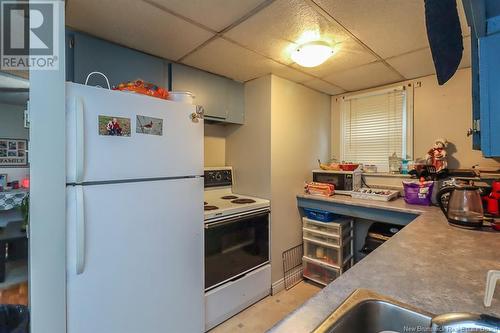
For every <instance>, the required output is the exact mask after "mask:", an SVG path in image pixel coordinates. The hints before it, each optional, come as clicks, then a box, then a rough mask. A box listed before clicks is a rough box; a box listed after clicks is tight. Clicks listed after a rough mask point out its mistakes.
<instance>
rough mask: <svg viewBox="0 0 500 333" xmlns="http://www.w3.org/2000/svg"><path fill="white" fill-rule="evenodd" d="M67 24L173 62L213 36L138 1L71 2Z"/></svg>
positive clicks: (102, 0)
mask: <svg viewBox="0 0 500 333" xmlns="http://www.w3.org/2000/svg"><path fill="white" fill-rule="evenodd" d="M66 22H67V24H68V25H69V26H70V27H73V28H76V29H77V30H81V31H84V32H87V33H89V34H92V35H95V36H98V37H101V38H104V39H107V40H110V41H113V42H116V43H119V44H122V45H125V46H128V47H131V48H134V49H138V50H141V51H144V52H147V53H151V54H154V55H157V56H160V57H163V58H167V59H172V60H176V59H178V58H180V57H182V56H183V55H185V54H186V53H188V52H189V51H191V50H192V49H194V48H195V47H196V46H198V45H200V44H201V43H203V42H204V41H205V40H207V39H209V38H210V37H212V36H213V34H212V33H210V32H207V31H206V30H204V29H201V28H199V27H197V26H195V25H193V24H191V23H188V22H186V21H184V20H182V19H180V18H178V17H176V16H174V15H171V14H169V13H167V12H164V11H161V10H158V8H155V7H154V6H152V5H150V4H147V3H145V2H143V1H138V0H120V1H115V0H71V1H68V6H67V11H66Z"/></svg>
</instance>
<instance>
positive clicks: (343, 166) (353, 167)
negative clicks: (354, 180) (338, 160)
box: [340, 163, 359, 171]
mask: <svg viewBox="0 0 500 333" xmlns="http://www.w3.org/2000/svg"><path fill="white" fill-rule="evenodd" d="M358 166H359V164H355V163H345V164H340V168H341V169H342V170H344V171H354V170H356V168H357V167H358Z"/></svg>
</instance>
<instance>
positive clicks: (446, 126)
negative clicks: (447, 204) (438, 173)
mask: <svg viewBox="0 0 500 333" xmlns="http://www.w3.org/2000/svg"><path fill="white" fill-rule="evenodd" d="M418 82H420V87H418V84H417V83H418ZM408 83H412V86H413V87H414V110H413V114H414V115H413V118H414V120H413V123H414V127H413V129H414V139H413V146H414V158H418V157H423V156H424V155H425V153H426V152H427V150H428V149H429V148H430V147H431V146H432V144H433V143H434V140H435V139H436V138H439V137H444V138H446V139H447V140H448V142H450V145H449V148H448V154H449V156H450V158H449V167H450V168H470V167H472V166H473V165H475V164H478V163H479V164H480V165H484V166H486V165H488V166H490V165H500V163H499V161H498V160H494V159H487V158H483V157H482V154H481V152H480V151H475V150H472V139H471V138H470V137H467V136H466V131H467V129H468V128H469V127H471V123H472V120H471V119H472V97H471V71H470V68H465V69H461V70H459V71H457V73H456V74H455V76H454V77H453V78H452V79H451V80H450V81H448V82H447V83H446V84H445V85H443V86H439V85H438V84H437V81H436V76H435V75H430V76H426V77H423V78H420V79H415V80H411V81H405V82H400V83H397V84H396V85H401V84H408ZM370 90H373V89H370ZM367 91H369V90H367ZM351 94H352V93H351ZM339 97H341V96H334V97H332V155H333V156H335V157H336V158H340V127H339V126H340V98H339Z"/></svg>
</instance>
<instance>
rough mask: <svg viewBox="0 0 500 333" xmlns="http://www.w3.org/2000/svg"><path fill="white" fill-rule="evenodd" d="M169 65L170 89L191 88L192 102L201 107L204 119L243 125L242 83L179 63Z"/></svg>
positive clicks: (182, 89) (181, 89) (188, 89)
mask: <svg viewBox="0 0 500 333" xmlns="http://www.w3.org/2000/svg"><path fill="white" fill-rule="evenodd" d="M169 68H170V69H169V70H170V74H169V78H170V88H171V90H173V91H191V92H192V93H193V94H194V96H195V103H196V104H198V105H201V106H203V109H204V111H205V119H207V120H211V121H216V122H224V123H233V124H243V122H244V121H245V100H244V86H243V83H240V82H236V81H233V80H231V79H227V78H225V77H222V76H219V75H215V74H211V73H208V72H205V71H202V70H199V69H196V68H193V67H189V66H184V65H181V64H175V63H172V64H170V66H169Z"/></svg>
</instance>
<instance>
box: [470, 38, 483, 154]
mask: <svg viewBox="0 0 500 333" xmlns="http://www.w3.org/2000/svg"><path fill="white" fill-rule="evenodd" d="M478 46H479V41H478V39H477V38H476V37H475V36H474V34H472V35H471V67H472V129H473V130H474V131H473V133H472V149H474V150H481V132H480V129H479V126H478V125H479V124H480V119H481V112H480V107H481V103H480V93H479V91H480V86H479V55H478V53H479V48H478Z"/></svg>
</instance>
